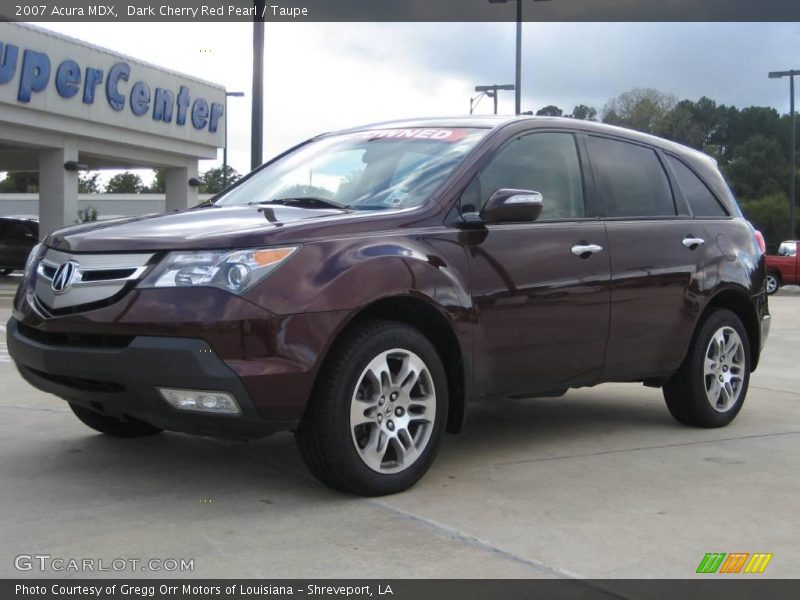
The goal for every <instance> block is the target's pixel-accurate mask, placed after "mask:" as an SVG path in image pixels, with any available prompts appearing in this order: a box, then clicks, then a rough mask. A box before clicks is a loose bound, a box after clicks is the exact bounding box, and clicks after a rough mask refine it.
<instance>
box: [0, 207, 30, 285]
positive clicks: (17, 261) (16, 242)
mask: <svg viewBox="0 0 800 600" xmlns="http://www.w3.org/2000/svg"><path fill="white" fill-rule="evenodd" d="M38 241H39V221H38V220H37V219H36V218H35V217H28V216H8V217H0V276H3V275H8V274H9V273H11V272H12V271H21V270H22V269H24V268H25V261H26V260H27V258H28V254H30V252H31V250H32V249H33V247H34V246H35V245H36V243H37V242H38Z"/></svg>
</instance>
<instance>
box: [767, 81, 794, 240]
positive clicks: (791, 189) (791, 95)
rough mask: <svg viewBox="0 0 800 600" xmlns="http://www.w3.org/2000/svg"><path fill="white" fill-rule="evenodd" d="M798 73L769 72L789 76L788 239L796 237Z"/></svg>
mask: <svg viewBox="0 0 800 600" xmlns="http://www.w3.org/2000/svg"><path fill="white" fill-rule="evenodd" d="M795 75H800V70H796V69H792V70H791V71H772V72H770V74H769V78H770V79H781V78H782V77H788V78H789V111H790V112H791V113H792V135H791V142H790V143H791V145H792V151H791V156H792V158H791V163H792V165H791V171H792V176H791V179H790V180H789V239H790V240H795V239H797V238H796V237H795V235H794V230H795V217H794V210H795V190H796V183H797V182H796V180H797V142H796V135H797V127H796V126H795V125H796V123H795V120H796V118H797V117H796V114H795V111H794V76H795Z"/></svg>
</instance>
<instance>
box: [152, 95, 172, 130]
mask: <svg viewBox="0 0 800 600" xmlns="http://www.w3.org/2000/svg"><path fill="white" fill-rule="evenodd" d="M174 102H175V94H173V93H172V92H171V91H170V90H165V89H164V88H158V87H157V88H156V98H155V100H153V120H154V121H164V122H165V123H169V122H171V121H172V105H173V103H174Z"/></svg>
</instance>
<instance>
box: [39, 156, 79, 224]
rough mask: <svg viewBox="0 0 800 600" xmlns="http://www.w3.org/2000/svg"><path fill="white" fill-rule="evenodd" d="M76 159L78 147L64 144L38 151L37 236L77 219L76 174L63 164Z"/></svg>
mask: <svg viewBox="0 0 800 600" xmlns="http://www.w3.org/2000/svg"><path fill="white" fill-rule="evenodd" d="M70 160H74V161H77V160H78V144H77V143H76V142H74V141H67V142H66V143H65V144H64V147H63V148H54V149H51V150H40V151H39V237H40V238H41V239H44V238H45V236H46V235H47V234H49V233H51V232H52V231H53V230H55V229H58V228H60V227H65V226H67V225H73V224H74V223H75V221H76V220H77V219H78V173H77V171H67V170H66V169H65V168H64V163H65V162H67V161H70Z"/></svg>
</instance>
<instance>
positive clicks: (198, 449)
mask: <svg viewBox="0 0 800 600" xmlns="http://www.w3.org/2000/svg"><path fill="white" fill-rule="evenodd" d="M770 304H771V309H772V313H773V325H772V334H771V337H770V340H769V343H768V345H767V348H766V351H765V353H764V355H763V358H762V364H761V367H760V368H759V370H758V371H757V372H756V373H755V374H754V375H753V377H752V380H751V384H750V392H749V395H748V398H747V402H746V404H745V406H744V408H743V410H742V412H741V413H740V415H739V416H738V418H737V419H736V420H735V421H734V423H733V424H732V425H730V426H729V427H727V428H724V429H718V430H697V429H689V428H686V427H683V426H680V425H678V424H677V423H676V422H674V421H673V420H672V418H671V417H670V415H669V413H668V412H667V410H666V407H665V406H664V402H663V400H662V397H661V392H660V390H653V389H649V388H644V387H642V386H640V385H636V384H609V385H601V386H597V387H595V388H590V389H582V390H574V391H570V392H569V393H568V394H567V395H566V396H565V397H563V398H555V399H535V400H524V401H523V400H501V401H497V402H481V403H476V404H475V405H473V406H472V407H471V410H470V415H469V421H468V425H467V428H466V430H465V431H464V432H463V433H462V434H460V435H458V436H447V438H446V439H445V442H444V444H443V448H442V451H441V453H440V455H439V457H438V459H437V461H436V462H435V463H434V465H433V467H432V469H431V471H430V472H429V473H428V474H427V475H426V477H425V478H424V479H423V480H422V481H421V482H420V483H419V484H418V485H417V486H416V487H414V488H412V489H411V490H409V491H408V492H405V493H403V494H399V495H396V496H391V497H386V498H380V499H361V498H352V497H347V496H342V495H340V494H337V493H335V492H332V491H330V490H328V489H327V488H325V487H323V486H322V485H320V484H318V483H317V482H316V481H315V480H314V479H313V478H312V477H311V476H310V474H309V473H308V472H307V471H306V469H305V467H304V466H303V464H302V463H301V461H300V458H299V456H298V453H297V451H296V449H295V447H294V442H293V439H292V436H291V435H289V434H281V435H276V436H274V437H271V438H268V439H265V440H262V441H258V442H252V443H237V442H229V441H220V440H214V439H210V438H198V437H191V436H187V435H181V434H173V433H165V434H162V435H160V436H156V437H154V438H148V439H137V440H117V439H110V438H106V437H104V436H102V435H99V434H95V433H94V432H92V431H91V430H89V429H87V428H86V427H85V426H83V425H82V424H81V423H80V422H78V421H77V419H76V418H74V417H73V415H72V414H71V413H70V412H69V410H68V409H67V407H66V405H65V404H64V403H63V401H61V400H58V399H56V398H54V397H51V396H49V395H47V394H43V393H40V392H38V391H36V390H34V389H33V388H31V387H30V386H28V385H27V384H26V383H24V382H23V381H22V379H21V378H20V377H19V375H18V374H17V373H16V370H15V368H14V366H13V364H12V363H10V362H8V360H7V359H5V358H4V355H3V350H2V349H1V348H0V454H1V455H2V456H3V460H2V461H1V462H0V577H19V576H22V577H26V576H37V577H38V576H42V575H44V576H64V575H66V576H71V577H78V576H80V575H81V574H79V573H60V572H53V571H49V572H45V573H40V572H38V571H29V572H19V571H17V570H16V569H15V568H14V558H15V556H17V555H19V554H33V553H46V554H50V555H52V556H53V557H62V558H96V559H104V560H105V561H111V560H112V559H115V558H138V559H143V560H146V559H149V558H157V559H158V558H160V559H165V558H177V559H180V558H187V559H193V560H194V571H193V572H186V573H183V574H180V573H164V572H148V571H141V570H137V571H133V572H131V571H123V572H121V573H109V574H110V575H114V576H120V575H125V576H132V577H148V576H149V577H157V576H165V575H170V576H172V575H177V576H192V577H359V578H362V577H364V578H367V577H369V578H385V577H562V576H581V577H593V578H600V577H608V578H617V577H618V578H628V577H674V578H685V577H693V576H695V575H694V573H695V569H696V568H697V565H698V564H699V562H700V560H701V559H702V558H703V556H704V554H705V553H706V552H771V553H773V554H774V558H773V559H772V562H771V563H770V564H769V566H768V568H767V570H766V571H765V573H764V574H763V575H760V576H758V577H797V576H798V575H800V525H798V518H797V507H798V505H800V504H799V503H800V500H799V498H800V471H799V470H798V468H797V465H798V464H800V443H799V442H800V369H798V368H797V364H798V361H797V358H796V353H797V351H798V349H797V342H798V340H800V298H798V297H797V296H792V295H779V296H776V297H773V298H772V299H771V300H770ZM8 314H9V300H7V299H5V300H3V299H0V318H1V319H2V322H3V323H5V321H6V320H7V318H8ZM3 337H5V334H4V332H3ZM84 575H85V574H84ZM89 575H91V574H89ZM706 577H708V576H706ZM738 577H742V576H741V575H740V576H738ZM748 577H753V576H748Z"/></svg>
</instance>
